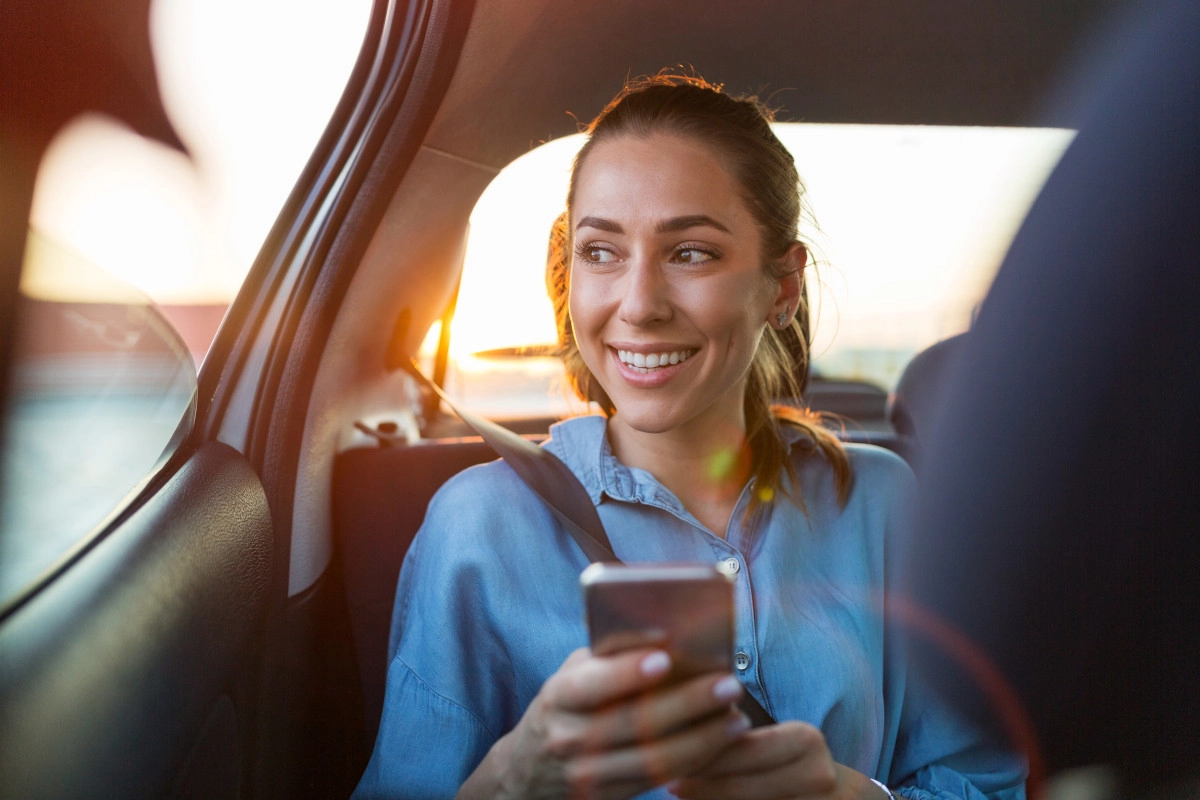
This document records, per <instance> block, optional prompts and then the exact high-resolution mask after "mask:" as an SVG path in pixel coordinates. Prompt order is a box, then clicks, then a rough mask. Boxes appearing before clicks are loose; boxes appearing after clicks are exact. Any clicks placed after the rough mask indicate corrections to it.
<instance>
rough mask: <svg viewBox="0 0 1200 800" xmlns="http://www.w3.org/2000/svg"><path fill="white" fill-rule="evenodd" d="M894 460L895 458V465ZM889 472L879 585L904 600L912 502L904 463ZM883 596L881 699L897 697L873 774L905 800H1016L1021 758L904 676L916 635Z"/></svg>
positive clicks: (1020, 791)
mask: <svg viewBox="0 0 1200 800" xmlns="http://www.w3.org/2000/svg"><path fill="white" fill-rule="evenodd" d="M896 461H899V459H896ZM899 467H901V469H898V470H896V471H894V474H893V476H892V477H893V485H892V488H893V493H892V506H891V511H890V514H889V521H888V525H887V531H886V534H885V535H886V537H887V538H886V547H887V551H888V556H887V560H888V561H889V562H890V563H889V566H888V568H887V573H888V576H887V578H886V584H887V586H888V594H889V595H893V594H894V595H898V596H899V598H904V597H906V596H907V593H906V592H905V591H904V588H903V577H902V576H903V574H904V573H905V569H904V566H905V565H904V561H905V558H906V556H907V554H908V553H909V552H910V551H911V536H912V503H913V499H914V497H915V491H916V478H915V476H914V475H913V474H912V471H911V470H910V469H908V467H907V465H904V464H899ZM897 599H898V598H895V597H888V598H887V599H886V600H885V608H886V609H887V611H886V612H885V613H886V616H887V619H886V624H887V628H888V634H887V636H888V639H889V643H888V649H889V650H890V651H891V653H890V655H889V657H888V661H889V662H890V666H889V669H888V671H889V673H890V674H889V676H888V678H887V681H888V683H889V684H890V685H889V687H888V690H889V691H888V694H889V695H890V696H891V697H892V698H898V699H899V714H898V716H897V717H896V718H895V719H894V720H893V722H892V724H893V725H894V726H895V731H896V733H895V738H894V748H893V751H892V757H891V759H890V764H889V765H888V767H887V768H886V769H884V770H881V772H883V773H885V774H884V775H882V776H877V777H878V778H879V780H881V781H883V782H884V783H886V784H887V786H888V787H889V788H890V789H891V790H892V792H894V793H895V794H896V796H897V797H904V798H908V800H1024V798H1025V779H1026V777H1027V775H1028V768H1027V765H1026V761H1025V759H1024V757H1022V756H1021V755H1019V754H1017V753H1015V752H1012V751H1009V750H1006V749H1004V748H1003V747H1001V746H998V745H996V744H994V743H992V742H991V741H989V740H988V738H987V737H985V736H984V734H983V733H982V732H981V731H978V730H976V729H975V728H974V727H973V726H972V725H971V724H970V723H969V722H967V721H966V720H965V719H963V718H961V717H960V716H959V715H958V714H956V713H955V712H954V710H953V709H952V708H950V707H949V706H947V705H946V704H945V703H943V702H941V700H940V698H939V697H938V696H937V694H936V692H934V691H932V687H929V686H927V685H924V684H923V683H922V682H921V678H920V676H919V675H916V674H913V673H912V672H911V670H910V663H909V658H908V647H907V644H906V642H907V640H908V639H909V638H911V637H912V636H915V635H920V633H919V632H918V631H916V630H915V628H914V622H915V620H914V619H913V618H912V617H913V615H912V614H911V613H905V609H908V610H909V611H910V612H911V609H910V608H909V606H908V604H907V601H905V600H901V601H900V602H896V600H897Z"/></svg>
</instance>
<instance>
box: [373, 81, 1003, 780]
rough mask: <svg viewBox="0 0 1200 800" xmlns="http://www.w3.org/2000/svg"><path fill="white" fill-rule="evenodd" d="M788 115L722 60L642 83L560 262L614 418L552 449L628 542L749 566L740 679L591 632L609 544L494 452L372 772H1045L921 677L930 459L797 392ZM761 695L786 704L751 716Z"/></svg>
mask: <svg viewBox="0 0 1200 800" xmlns="http://www.w3.org/2000/svg"><path fill="white" fill-rule="evenodd" d="M769 119H770V118H769V115H768V114H767V112H765V111H764V110H763V109H762V108H761V107H760V106H759V105H758V104H757V102H756V101H754V100H738V99H734V98H731V97H729V96H728V95H725V94H724V93H722V92H721V91H720V90H719V88H718V87H714V86H711V85H709V84H707V83H705V82H704V81H702V80H700V79H698V78H692V77H681V76H674V75H659V76H657V77H655V78H651V79H647V80H643V81H640V82H636V83H633V84H630V85H628V86H627V87H626V88H625V89H624V90H623V91H622V92H621V94H619V95H618V96H617V98H616V99H614V100H613V102H612V103H610V104H609V106H608V107H607V108H606V109H605V110H604V111H603V112H602V113H601V114H600V116H599V117H597V119H596V120H595V121H594V122H593V123H592V125H591V126H590V128H589V134H590V136H589V139H588V142H587V143H586V144H585V145H584V147H583V149H582V150H581V151H580V153H579V155H578V157H577V159H576V163H575V168H574V171H573V173H572V177H571V187H570V191H569V194H568V200H567V212H566V215H565V216H564V217H563V222H564V223H565V225H566V229H565V231H564V230H562V229H560V230H559V235H560V236H561V237H562V238H563V240H564V244H565V251H566V252H565V254H564V256H565V257H563V258H561V259H557V258H553V257H552V259H551V269H550V275H549V281H548V283H549V286H550V289H551V294H552V297H553V300H554V303H555V311H556V315H557V317H558V322H559V332H560V337H561V339H562V345H563V357H564V361H565V363H566V366H567V373H568V376H569V378H570V379H571V381H572V383H573V385H574V386H575V388H576V390H577V392H578V393H579V395H580V396H581V397H582V398H584V399H586V400H590V401H594V402H596V403H597V404H598V405H599V406H600V407H601V408H602V409H603V410H604V411H605V416H604V417H600V416H590V417H581V418H577V419H572V420H568V421H566V422H563V423H560V424H558V425H556V426H554V428H552V431H551V433H552V438H551V441H550V442H549V443H548V444H547V447H549V448H550V449H551V450H552V451H553V452H554V453H555V454H556V455H558V456H559V457H560V458H561V459H563V460H564V461H565V462H566V463H567V465H568V466H569V467H571V469H572V470H573V471H574V472H575V473H576V475H578V477H579V478H580V480H581V481H582V482H583V483H584V485H585V486H586V487H587V489H588V491H589V493H590V494H591V496H592V499H593V501H595V502H596V504H597V510H598V512H599V514H600V516H601V518H602V520H603V522H604V524H605V527H606V529H607V531H608V533H609V536H610V538H611V539H612V544H613V548H614V550H615V552H616V554H617V555H618V556H619V557H620V558H621V559H622V560H624V561H626V562H644V561H701V562H709V563H720V564H722V565H724V568H725V570H726V572H727V573H729V574H731V577H732V579H733V580H734V582H735V588H734V597H735V611H736V618H737V637H738V638H737V650H738V658H737V660H736V661H737V670H738V671H737V674H736V675H728V674H710V675H704V676H701V677H698V678H695V679H692V680H690V681H688V682H685V683H682V684H677V685H670V686H662V685H660V684H661V681H662V678H663V676H664V675H665V673H666V672H667V670H668V669H669V667H670V663H669V657H668V656H667V654H666V653H664V652H661V651H655V650H653V649H640V650H634V651H629V652H625V653H622V654H620V655H616V656H611V657H606V658H601V657H596V656H593V655H591V654H590V652H589V651H588V650H587V649H586V643H587V634H586V631H585V630H584V626H583V622H582V620H583V609H582V603H581V596H580V592H579V587H578V575H579V572H580V571H581V570H582V569H583V568H584V567H586V566H587V559H586V557H584V555H583V553H582V552H581V551H579V549H578V548H577V546H576V545H575V544H574V542H573V540H571V538H570V537H569V536H568V535H567V534H565V532H563V531H562V530H561V529H560V527H559V526H558V524H557V523H556V522H555V520H554V519H553V517H552V515H551V512H550V511H549V510H548V509H547V508H546V507H545V505H544V504H542V503H541V502H540V501H539V500H538V499H537V498H536V497H535V496H534V495H533V494H532V492H531V491H530V490H529V489H528V488H527V487H526V486H525V485H524V484H523V483H522V481H521V480H520V479H519V478H518V477H517V476H516V475H515V474H514V473H513V472H512V471H511V469H509V467H508V466H507V465H506V464H504V463H503V462H493V463H491V464H487V465H484V466H481V467H476V468H474V469H470V470H467V471H466V472H464V473H462V474H460V475H458V476H456V477H455V478H454V479H452V480H451V481H449V482H448V483H447V484H446V485H445V486H444V487H443V488H442V489H441V491H439V493H438V494H437V496H436V497H435V498H434V500H433V502H432V503H431V504H430V508H429V511H428V514H427V517H426V520H425V524H424V526H423V527H422V530H421V531H420V533H419V534H418V536H417V538H416V540H415V541H414V544H413V546H412V549H411V550H410V552H409V555H408V558H407V560H406V561H405V564H404V568H403V571H402V573H401V576H400V584H399V587H398V591H397V598H396V610H395V616H394V620H393V630H392V642H391V652H392V654H393V658H392V662H391V664H390V667H389V672H388V687H387V697H386V700H385V708H384V713H383V720H382V725H381V728H380V732H379V738H378V739H377V741H376V745H375V752H374V754H373V756H372V759H371V763H370V765H369V766H368V769H367V772H366V774H365V775H364V777H363V780H362V783H361V784H360V786H359V789H358V793H357V796H359V797H388V796H395V797H450V796H454V795H455V794H456V793H457V794H458V796H460V797H464V798H467V797H514V798H535V797H546V798H558V797H561V798H576V797H603V798H625V797H631V796H634V795H638V794H640V793H643V792H652V793H654V796H669V795H667V794H666V793H668V792H669V793H673V794H675V795H677V796H680V797H688V798H753V797H771V798H775V797H806V798H807V797H812V798H817V797H858V798H876V799H877V800H879V799H881V798H886V797H887V796H888V795H887V792H888V791H889V790H888V788H887V787H888V786H891V787H892V790H893V791H895V792H896V793H897V794H900V795H904V796H907V797H910V798H917V799H918V800H922V799H923V798H933V797H937V798H943V797H945V798H949V797H971V798H978V797H984V796H988V797H994V798H1018V797H1022V796H1023V793H1024V790H1023V783H1022V782H1023V777H1024V773H1023V769H1022V767H1021V765H1020V762H1019V761H1018V760H1017V759H1015V758H1013V757H1010V756H1006V755H1004V754H1002V753H997V752H986V751H985V748H983V746H982V744H981V742H979V741H977V740H976V737H975V736H974V735H973V734H972V733H971V732H970V731H969V730H967V729H965V728H963V727H961V726H959V725H956V724H955V723H954V722H953V721H952V720H951V719H950V718H949V717H948V716H947V715H946V714H945V713H944V711H943V710H941V709H939V708H937V707H936V706H934V705H932V704H929V703H924V702H922V701H921V700H919V699H918V698H917V697H916V692H915V691H913V688H912V686H911V682H910V681H909V679H908V677H907V675H906V672H905V669H904V665H903V663H902V661H901V659H899V658H898V657H897V656H896V655H895V653H896V647H897V643H896V641H895V632H894V631H892V630H891V629H890V628H889V627H887V626H885V624H884V616H885V615H886V614H885V612H884V611H882V610H881V609H882V608H884V607H886V600H884V599H881V598H886V593H887V591H888V588H889V585H890V582H891V581H892V580H893V575H894V574H895V572H896V571H897V568H898V567H897V563H896V562H897V554H898V553H899V552H900V544H901V542H899V541H898V537H901V536H902V535H903V522H904V518H905V511H906V505H907V503H908V499H909V496H910V494H911V491H912V476H911V473H910V472H909V471H908V469H907V468H906V467H905V465H904V464H903V462H901V461H900V460H899V459H898V458H896V457H895V456H893V455H891V454H890V453H887V452H886V451H883V450H879V449H876V448H870V447H861V446H860V447H855V446H847V447H844V448H843V447H842V446H841V445H840V444H839V443H838V442H837V440H836V439H835V438H834V437H833V436H831V435H830V434H829V433H828V432H827V431H825V430H824V429H823V428H822V427H821V426H820V425H819V424H817V423H816V422H815V421H813V420H811V419H810V418H808V417H807V416H806V415H804V414H803V413H801V412H798V411H796V410H794V409H783V408H772V406H771V401H772V398H776V397H781V396H788V395H793V396H794V395H796V394H798V392H797V387H796V381H795V378H794V375H795V374H797V373H799V374H803V372H804V369H805V368H806V367H807V363H806V359H807V354H806V353H805V352H804V348H803V346H802V345H801V346H799V347H797V344H800V343H804V342H806V341H807V331H806V330H803V328H804V326H805V321H806V319H807V317H806V314H805V310H804V309H803V308H802V302H803V297H804V294H803V292H802V283H801V280H802V272H803V268H804V266H805V263H806V260H807V250H806V248H805V246H804V245H803V244H802V243H801V242H800V241H799V240H798V238H797V226H798V221H799V217H800V212H801V207H800V183H799V177H798V175H797V173H796V168H795V165H794V164H793V162H792V158H791V156H790V155H789V154H788V152H787V150H786V149H785V148H784V147H783V146H782V145H781V144H780V143H779V141H778V139H776V137H775V136H774V134H773V133H772V132H771V130H770V126H769V124H768V123H769ZM552 255H553V247H552ZM797 356H798V357H799V360H800V364H799V367H800V369H797V367H796V360H797ZM743 692H751V693H753V694H754V696H755V697H756V699H758V701H759V702H760V703H761V704H762V705H763V706H764V707H765V708H766V709H767V710H768V711H769V712H771V713H772V715H773V716H774V718H775V719H777V720H779V721H780V722H779V723H778V724H776V725H769V726H765V727H760V728H755V729H749V723H748V720H746V718H745V717H744V716H743V715H742V714H741V712H740V711H738V710H737V708H736V703H737V701H738V699H739V698H740V697H741V695H742V693H743ZM951 762H952V764H953V766H951ZM872 779H874V780H875V781H878V782H879V783H875V782H873V780H872ZM656 787H659V788H657V790H656Z"/></svg>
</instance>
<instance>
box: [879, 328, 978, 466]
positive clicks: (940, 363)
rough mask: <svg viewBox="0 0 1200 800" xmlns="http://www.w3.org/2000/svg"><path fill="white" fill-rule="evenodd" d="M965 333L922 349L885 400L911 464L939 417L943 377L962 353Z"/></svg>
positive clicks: (942, 397)
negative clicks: (923, 438)
mask: <svg viewBox="0 0 1200 800" xmlns="http://www.w3.org/2000/svg"><path fill="white" fill-rule="evenodd" d="M965 339H966V334H965V333H960V334H958V335H957V336H951V337H950V338H949V339H943V340H942V341H940V342H938V343H937V344H934V345H931V346H930V347H928V348H926V349H925V350H922V351H921V352H920V353H918V354H917V356H916V357H915V358H914V359H913V360H912V361H910V362H909V364H908V366H907V367H905V368H904V372H903V373H902V374H901V375H900V381H899V382H898V383H897V384H896V389H895V391H893V392H892V394H891V396H890V397H889V398H888V406H887V418H888V422H890V423H891V424H892V428H893V429H894V430H895V432H896V435H897V436H899V437H900V438H901V439H902V440H903V442H904V444H905V448H906V455H908V456H909V458H910V461H916V460H917V458H919V454H920V450H921V446H922V436H928V434H929V431H930V430H931V429H932V427H933V425H934V423H935V421H936V420H937V419H938V417H939V416H940V414H941V410H942V403H943V400H944V398H945V384H946V378H947V377H948V376H949V374H950V373H951V371H952V369H953V367H954V360H955V359H956V358H958V356H959V355H960V354H961V352H962V348H963V342H964V341H965Z"/></svg>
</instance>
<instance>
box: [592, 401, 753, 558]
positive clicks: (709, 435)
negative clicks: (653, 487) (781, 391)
mask: <svg viewBox="0 0 1200 800" xmlns="http://www.w3.org/2000/svg"><path fill="white" fill-rule="evenodd" d="M697 422H699V421H697ZM608 440H609V444H610V445H611V447H612V450H613V454H614V455H615V456H616V457H617V460H619V461H620V462H621V463H622V464H624V465H626V466H629V467H638V468H639V469H644V470H646V471H647V472H649V473H650V474H651V475H653V476H654V477H655V478H656V479H657V480H658V482H659V483H661V484H662V485H663V486H665V487H667V488H668V489H670V490H671V492H672V493H673V494H674V495H675V496H676V497H677V498H679V501H680V502H681V503H683V506H684V508H686V509H687V510H688V511H689V512H691V514H692V516H694V517H696V519H698V520H699V521H700V522H701V524H703V525H704V526H705V527H706V528H708V529H709V530H710V531H712V532H713V533H714V534H716V535H717V536H720V537H722V538H724V536H725V531H726V529H727V528H728V525H729V518H730V517H731V516H732V515H733V509H734V507H735V506H736V505H737V501H738V498H739V497H740V495H741V492H742V489H743V487H745V485H746V481H747V480H748V479H749V477H750V474H751V464H752V459H751V456H750V446H749V442H747V440H746V431H745V426H744V424H743V423H742V422H741V421H740V420H739V421H738V422H737V423H736V424H729V425H720V426H712V425H708V424H697V425H694V426H684V427H680V428H675V429H673V430H670V431H667V432H663V433H647V432H645V431H638V430H634V429H632V428H630V427H628V426H625V425H621V424H620V422H619V421H618V420H617V419H616V418H615V417H614V418H613V419H612V420H610V421H609V425H608Z"/></svg>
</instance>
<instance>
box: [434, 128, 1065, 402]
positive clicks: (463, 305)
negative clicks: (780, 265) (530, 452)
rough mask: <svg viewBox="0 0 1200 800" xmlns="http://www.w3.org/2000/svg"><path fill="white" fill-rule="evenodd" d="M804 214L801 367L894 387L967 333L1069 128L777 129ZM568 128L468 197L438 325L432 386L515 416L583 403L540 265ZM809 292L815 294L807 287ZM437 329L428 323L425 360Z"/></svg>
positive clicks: (560, 183)
mask: <svg viewBox="0 0 1200 800" xmlns="http://www.w3.org/2000/svg"><path fill="white" fill-rule="evenodd" d="M776 132H777V133H778V135H779V137H780V139H781V140H782V141H783V142H784V144H785V145H786V146H787V147H788V148H789V149H790V150H791V151H792V154H793V156H794V157H795V159H796V165H797V167H798V169H799V171H800V176H801V179H802V181H803V182H804V184H805V188H806V192H807V200H808V205H809V210H810V211H811V217H809V218H806V219H804V220H802V224H801V232H802V234H803V235H804V236H805V237H806V238H807V239H808V241H809V242H811V243H812V244H813V245H814V256H815V258H814V263H813V264H812V265H811V266H810V269H809V274H808V276H807V279H808V281H809V287H810V290H809V291H810V297H811V301H812V303H813V319H814V322H815V326H814V348H813V350H814V352H813V355H814V358H813V371H814V374H816V375H819V376H820V377H823V378H828V379H837V380H855V381H865V382H868V383H870V384H873V385H874V386H877V387H879V388H880V389H883V390H885V391H888V390H891V389H892V388H894V386H895V384H896V381H897V380H898V379H899V377H900V374H901V372H902V371H903V369H904V367H905V365H907V363H908V362H909V361H910V360H911V359H912V357H913V356H914V355H915V354H917V353H918V352H920V351H921V350H923V349H924V348H926V347H928V346H929V345H931V344H934V343H935V342H937V341H940V340H941V339H945V338H947V337H949V336H952V335H954V334H957V333H960V332H962V331H965V330H967V328H968V327H969V326H970V323H971V319H972V316H973V314H974V312H975V309H976V307H977V305H978V304H979V302H980V300H981V299H982V298H983V296H984V294H985V293H986V291H987V288H988V286H989V285H990V283H991V280H992V278H993V276H994V275H995V272H996V270H997V268H998V267H999V265H1000V262H1001V261H1002V260H1003V258H1004V254H1005V252H1006V251H1007V248H1008V245H1009V243H1010V242H1011V240H1012V237H1013V235H1014V234H1015V233H1016V230H1017V228H1018V227H1019V226H1020V223H1021V221H1022V220H1023V219H1024V217H1025V214H1026V212H1027V211H1028V209H1029V206H1030V205H1031V204H1032V202H1033V199H1034V198H1035V197H1036V195H1037V192H1038V191H1039V189H1040V188H1041V186H1042V184H1043V183H1044V182H1045V179H1046V177H1047V176H1048V175H1049V173H1050V171H1051V169H1053V167H1054V165H1055V164H1056V163H1057V161H1058V159H1059V157H1060V156H1061V155H1062V152H1063V151H1064V150H1065V149H1066V146H1067V145H1068V144H1069V143H1070V141H1071V138H1072V136H1073V132H1072V131H1068V130H1061V129H1028V128H957V127H937V126H887V125H816V124H796V123H781V124H777V125H776ZM582 143H583V137H582V136H572V137H567V138H564V139H559V140H555V141H552V142H549V143H547V144H545V145H543V146H541V147H539V148H537V149H535V150H533V151H532V152H530V153H528V154H527V155H525V156H523V157H522V158H520V159H518V160H516V161H514V162H513V163H512V164H511V165H509V166H508V167H507V168H506V169H505V170H503V171H502V172H501V173H500V174H499V175H498V176H497V177H496V179H495V180H494V181H493V182H492V184H491V185H490V186H489V187H488V188H487V190H486V191H485V192H484V193H483V195H482V196H481V197H480V199H479V202H478V204H477V205H476V207H475V210H474V212H473V213H472V215H471V232H470V237H469V239H468V244H467V250H466V256H465V261H464V265H463V275H462V286H461V289H460V292H459V297H458V302H457V306H456V311H455V315H454V318H453V321H452V322H451V329H450V363H449V368H448V371H447V379H446V384H447V389H448V391H449V392H450V393H451V395H452V396H453V397H455V399H456V400H459V401H462V402H464V403H465V404H466V405H467V406H468V407H470V408H473V409H475V410H477V411H480V412H482V413H485V414H491V415H494V416H498V417H502V418H508V419H516V418H521V417H539V416H561V415H563V414H567V413H573V412H579V411H583V410H586V409H584V408H583V407H582V405H581V404H580V403H579V402H578V401H576V400H573V399H572V398H570V397H569V396H567V394H566V393H565V392H564V391H563V387H562V382H561V377H562V369H561V367H560V366H559V364H558V361H557V359H554V358H552V357H550V356H548V355H546V354H545V353H546V350H547V349H548V348H549V347H550V346H552V345H553V344H554V342H555V331H554V316H553V311H552V309H551V307H550V302H549V299H548V298H547V296H546V291H545V283H544V269H545V257H546V242H547V236H548V233H549V230H550V226H551V223H552V222H553V221H554V218H555V217H556V216H557V215H558V214H559V213H560V212H561V211H562V209H563V208H564V201H565V198H566V191H567V181H568V178H569V174H570V167H571V162H572V159H573V158H574V155H575V153H576V152H577V150H578V149H579V147H580V146H581V145H582ZM814 287H816V288H815V289H814ZM438 335H439V330H438V328H437V327H436V326H435V329H434V330H432V331H431V332H430V335H429V337H428V338H427V339H426V342H425V346H424V348H423V349H424V352H425V355H426V357H430V356H431V354H432V352H433V350H434V348H435V346H436V342H437V337H438Z"/></svg>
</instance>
